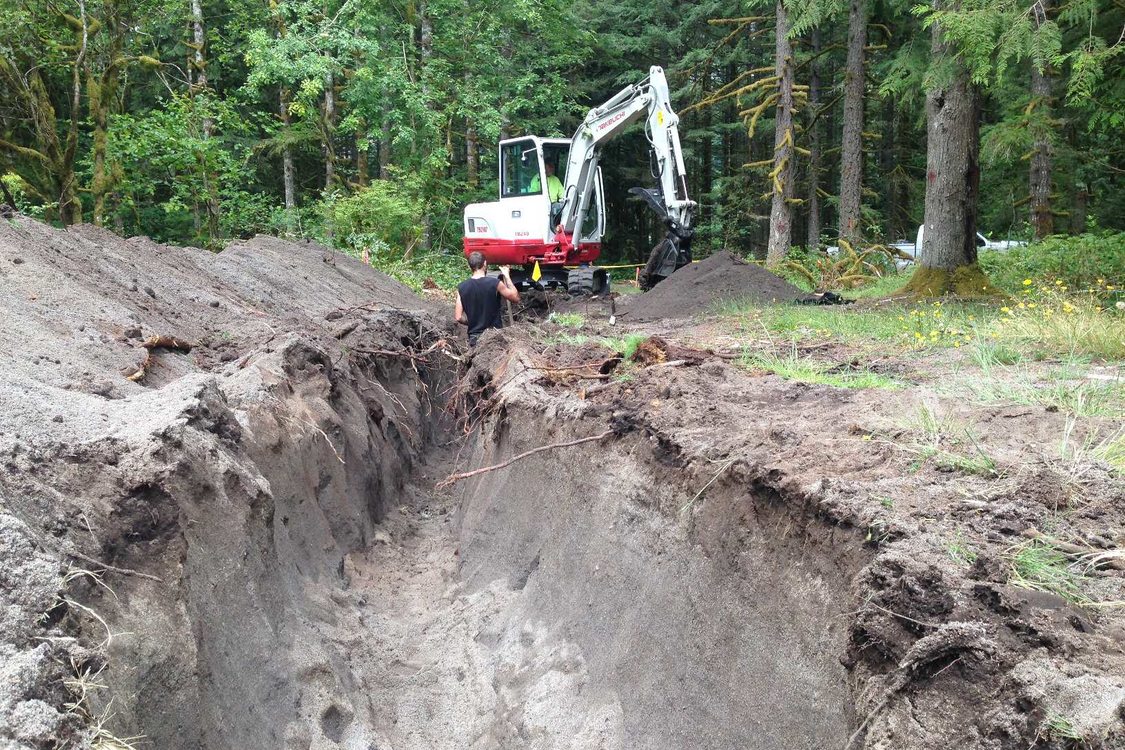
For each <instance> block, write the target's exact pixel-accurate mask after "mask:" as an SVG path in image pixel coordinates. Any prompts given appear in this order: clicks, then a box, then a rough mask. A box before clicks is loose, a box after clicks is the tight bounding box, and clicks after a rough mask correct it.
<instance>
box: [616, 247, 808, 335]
mask: <svg viewBox="0 0 1125 750" xmlns="http://www.w3.org/2000/svg"><path fill="white" fill-rule="evenodd" d="M804 296H806V294H805V292H803V291H801V290H800V289H798V288H797V287H795V286H793V285H792V284H790V283H789V282H788V281H786V280H785V279H783V278H781V277H780V276H775V275H774V274H772V273H770V272H769V271H767V270H766V269H764V268H762V267H761V266H758V265H755V264H753V263H747V262H746V261H744V260H742V259H741V258H739V257H738V256H736V255H734V254H732V253H730V252H729V251H726V250H724V251H722V252H719V253H715V254H714V255H712V256H710V257H708V258H704V259H703V260H701V261H699V262H698V263H692V264H691V265H690V266H684V267H683V268H681V269H680V270H679V271H676V272H675V273H674V274H672V275H671V276H669V277H668V278H667V279H665V280H664V281H662V282H660V284H658V285H657V286H656V288H655V289H653V290H652V291H650V292H646V293H645V294H641V295H638V296H635V297H624V298H622V307H621V313H620V314H621V315H622V317H623V318H624V319H626V320H629V321H643V320H660V319H662V318H690V317H691V316H693V315H700V314H703V313H706V312H708V311H710V310H711V309H712V308H713V307H714V306H715V305H716V304H718V303H720V302H726V301H736V300H744V301H747V302H753V303H757V304H768V303H770V302H792V301H793V300H796V299H800V298H801V297H804Z"/></svg>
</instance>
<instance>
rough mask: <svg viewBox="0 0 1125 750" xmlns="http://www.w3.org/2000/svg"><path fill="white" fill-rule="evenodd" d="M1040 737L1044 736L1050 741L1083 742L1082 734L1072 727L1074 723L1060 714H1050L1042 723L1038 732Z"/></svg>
mask: <svg viewBox="0 0 1125 750" xmlns="http://www.w3.org/2000/svg"><path fill="white" fill-rule="evenodd" d="M1039 734H1040V735H1046V736H1047V737H1048V738H1051V739H1059V740H1085V739H1086V738H1085V737H1083V736H1082V733H1081V732H1079V731H1078V729H1077V728H1075V726H1074V722H1072V721H1071V720H1070V719H1068V718H1066V717H1065V716H1063V715H1062V714H1056V713H1050V714H1047V718H1046V719H1045V720H1044V721H1043V726H1042V728H1041V729H1040V730H1039Z"/></svg>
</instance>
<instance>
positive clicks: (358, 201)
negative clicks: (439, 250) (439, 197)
mask: <svg viewBox="0 0 1125 750" xmlns="http://www.w3.org/2000/svg"><path fill="white" fill-rule="evenodd" d="M421 193H422V186H421V180H420V179H419V178H418V176H417V175H413V174H411V175H404V176H401V177H396V178H395V179H390V180H376V181H375V182H373V183H372V184H371V185H369V186H367V187H366V188H363V189H361V190H359V191H357V192H356V193H354V194H353V195H350V196H337V195H332V196H329V197H328V198H327V199H326V200H325V204H324V207H325V211H326V213H327V215H328V223H327V226H328V228H329V230H330V233H331V234H332V235H333V236H334V237H335V238H336V239H337V241H338V242H340V243H343V246H344V247H346V248H348V249H349V250H351V251H352V252H353V253H355V254H356V255H359V254H361V253H363V252H367V253H369V254H371V255H372V256H378V257H390V256H391V255H392V254H393V253H395V252H396V251H397V252H398V253H399V254H400V255H404V256H406V257H409V256H410V254H411V253H412V252H413V250H414V248H415V247H416V246H417V245H418V243H419V241H420V240H421V239H422V214H423V210H422V196H421Z"/></svg>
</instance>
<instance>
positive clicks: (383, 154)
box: [379, 118, 391, 180]
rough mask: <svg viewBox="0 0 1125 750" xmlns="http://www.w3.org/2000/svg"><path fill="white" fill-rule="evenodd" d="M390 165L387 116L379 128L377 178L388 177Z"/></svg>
mask: <svg viewBox="0 0 1125 750" xmlns="http://www.w3.org/2000/svg"><path fill="white" fill-rule="evenodd" d="M390 166H391V123H390V120H389V119H387V118H384V119H383V124H382V126H380V128H379V179H380V180H386V179H388V178H389V177H390V169H389V168H390Z"/></svg>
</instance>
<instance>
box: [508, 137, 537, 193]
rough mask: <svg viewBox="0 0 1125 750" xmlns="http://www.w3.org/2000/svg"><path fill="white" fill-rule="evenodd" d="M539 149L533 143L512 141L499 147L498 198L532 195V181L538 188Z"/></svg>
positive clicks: (533, 191)
mask: <svg viewBox="0 0 1125 750" xmlns="http://www.w3.org/2000/svg"><path fill="white" fill-rule="evenodd" d="M538 178H539V149H537V148H536V147H535V141H533V140H531V139H530V138H529V139H527V140H526V141H513V142H512V143H505V144H504V145H503V146H501V147H500V197H501V198H516V197H519V196H521V195H533V194H535V193H537V192H540V191H539V190H532V189H531V185H532V181H534V182H535V183H536V185H537V186H538V182H539V180H538Z"/></svg>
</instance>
